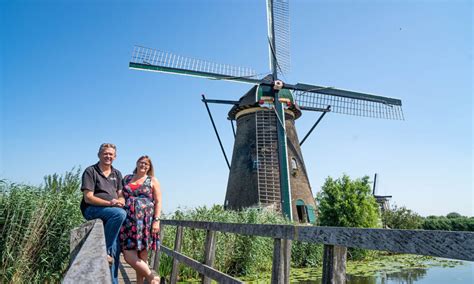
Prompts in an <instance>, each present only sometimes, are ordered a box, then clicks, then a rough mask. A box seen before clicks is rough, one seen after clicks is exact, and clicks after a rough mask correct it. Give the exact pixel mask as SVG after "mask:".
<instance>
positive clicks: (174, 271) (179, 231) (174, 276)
mask: <svg viewBox="0 0 474 284" xmlns="http://www.w3.org/2000/svg"><path fill="white" fill-rule="evenodd" d="M182 239H183V227H182V226H178V227H177V228H176V238H175V239H174V250H175V251H176V252H178V253H179V252H181V244H182ZM162 248H163V247H162ZM178 273H179V261H178V259H176V258H173V267H172V268H171V277H170V282H171V283H172V284H174V283H176V281H177V280H178Z"/></svg>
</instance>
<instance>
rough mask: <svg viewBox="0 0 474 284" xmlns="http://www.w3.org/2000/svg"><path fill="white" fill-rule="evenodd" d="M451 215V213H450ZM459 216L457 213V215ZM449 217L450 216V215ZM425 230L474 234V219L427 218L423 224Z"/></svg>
mask: <svg viewBox="0 0 474 284" xmlns="http://www.w3.org/2000/svg"><path fill="white" fill-rule="evenodd" d="M450 214H451V213H450ZM456 214H457V213H456ZM448 215H449V214H448ZM422 228H423V229H424V230H443V231H471V232H474V217H466V216H461V217H455V216H452V215H451V217H448V216H446V217H444V216H440V217H436V216H429V217H427V218H425V220H424V221H423V224H422Z"/></svg>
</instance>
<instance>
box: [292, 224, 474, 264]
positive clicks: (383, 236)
mask: <svg viewBox="0 0 474 284" xmlns="http://www.w3.org/2000/svg"><path fill="white" fill-rule="evenodd" d="M296 235H297V239H298V240H299V241H304V242H313V243H323V244H328V245H338V246H344V247H356V248H363V249H370V250H384V251H391V252H399V253H411V254H420V255H430V256H439V257H445V258H452V259H460V260H469V261H474V233H472V232H452V231H425V230H389V229H361V228H339V227H297V230H296Z"/></svg>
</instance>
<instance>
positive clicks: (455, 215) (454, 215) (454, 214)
mask: <svg viewBox="0 0 474 284" xmlns="http://www.w3.org/2000/svg"><path fill="white" fill-rule="evenodd" d="M446 217H447V218H448V219H454V218H461V217H462V216H461V214H459V213H458V212H451V213H449V214H448V215H446Z"/></svg>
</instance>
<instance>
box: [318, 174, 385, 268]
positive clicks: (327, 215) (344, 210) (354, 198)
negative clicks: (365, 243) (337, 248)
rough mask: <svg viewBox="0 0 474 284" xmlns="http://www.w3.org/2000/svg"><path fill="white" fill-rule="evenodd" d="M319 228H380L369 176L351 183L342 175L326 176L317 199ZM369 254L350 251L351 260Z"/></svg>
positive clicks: (357, 250)
mask: <svg viewBox="0 0 474 284" xmlns="http://www.w3.org/2000/svg"><path fill="white" fill-rule="evenodd" d="M316 201H317V203H318V204H319V206H318V211H319V220H320V224H321V225H322V226H338V227H358V228H375V227H380V217H379V208H378V205H377V202H376V201H375V198H374V197H373V195H372V193H371V189H370V184H369V177H368V176H365V177H363V178H361V179H356V180H351V179H350V178H349V176H347V175H343V176H342V178H338V179H336V180H334V179H332V178H331V177H328V178H327V179H326V181H325V183H324V185H323V187H322V188H321V191H320V192H319V193H318V194H317V196H316ZM371 254H372V253H371V252H370V251H367V250H363V249H356V248H351V249H349V253H348V256H349V257H350V258H351V259H363V258H366V257H368V256H370V255H371Z"/></svg>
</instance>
